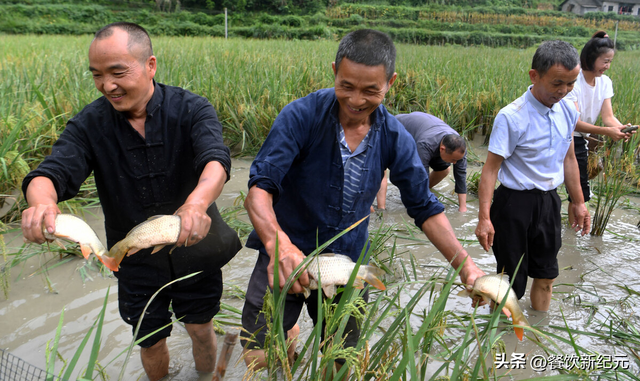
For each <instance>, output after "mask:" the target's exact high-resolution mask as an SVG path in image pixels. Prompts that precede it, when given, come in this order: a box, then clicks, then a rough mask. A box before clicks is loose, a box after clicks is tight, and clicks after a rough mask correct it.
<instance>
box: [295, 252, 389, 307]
mask: <svg viewBox="0 0 640 381" xmlns="http://www.w3.org/2000/svg"><path fill="white" fill-rule="evenodd" d="M355 266H356V264H355V263H354V262H353V261H352V260H351V258H349V257H347V256H346V255H341V254H320V255H318V256H317V257H316V258H315V259H313V260H312V261H311V263H310V264H309V266H308V267H307V272H308V273H309V288H307V289H305V290H304V295H305V297H307V298H308V297H309V295H311V291H310V290H317V289H318V281H319V282H320V283H321V284H322V291H324V294H325V296H326V297H327V298H331V297H333V296H334V295H335V294H336V290H337V286H343V285H346V284H347V283H348V282H349V278H350V277H351V273H353V269H354V268H355ZM382 275H384V271H382V270H381V269H379V268H378V267H376V266H372V265H360V268H358V274H357V275H356V279H355V281H354V282H353V286H354V287H356V288H363V287H364V283H363V282H367V283H369V284H370V285H372V286H373V287H375V288H377V289H379V290H386V287H385V285H384V283H382V281H381V280H380V278H378V277H381V276H382Z"/></svg>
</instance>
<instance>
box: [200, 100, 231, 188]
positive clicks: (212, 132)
mask: <svg viewBox="0 0 640 381" xmlns="http://www.w3.org/2000/svg"><path fill="white" fill-rule="evenodd" d="M195 109H196V110H195V113H194V116H193V119H192V127H191V141H192V142H193V151H194V155H195V156H194V160H193V161H194V166H195V171H196V173H202V171H203V170H204V167H205V166H206V165H207V163H209V162H211V161H218V162H220V164H222V166H223V167H224V170H225V172H227V181H229V179H230V178H231V176H230V171H231V154H230V151H229V148H228V147H227V146H225V145H224V141H223V138H222V125H221V124H220V121H218V115H217V114H216V110H215V109H214V108H213V106H212V105H211V103H209V102H208V101H207V100H206V99H201V101H200V102H199V103H198V104H197V107H195Z"/></svg>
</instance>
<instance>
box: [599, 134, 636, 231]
mask: <svg viewBox="0 0 640 381" xmlns="http://www.w3.org/2000/svg"><path fill="white" fill-rule="evenodd" d="M634 140H635V138H634ZM623 144H624V142H623V141H619V142H616V143H613V142H609V143H608V144H607V145H606V146H605V148H604V149H601V150H600V152H598V153H597V155H599V156H600V157H601V159H602V163H603V167H604V169H603V171H602V173H600V175H598V177H597V179H596V181H595V183H596V197H595V203H596V209H595V211H594V213H593V218H592V224H591V235H595V236H602V235H603V234H604V232H605V229H606V227H607V224H608V223H609V219H610V218H611V214H612V213H613V210H614V209H615V208H616V207H617V206H618V203H619V202H620V198H621V197H623V196H624V195H626V194H627V193H629V192H630V189H631V188H630V181H631V180H632V179H633V178H634V177H635V176H636V168H635V165H634V161H635V150H634V149H635V147H634V149H626V150H625V149H624V147H622V145H623Z"/></svg>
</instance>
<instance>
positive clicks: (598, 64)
mask: <svg viewBox="0 0 640 381" xmlns="http://www.w3.org/2000/svg"><path fill="white" fill-rule="evenodd" d="M615 54H616V53H615V51H614V50H609V51H607V52H606V53H603V54H601V55H600V56H599V57H598V58H597V59H596V61H595V62H594V63H593V73H594V74H595V75H596V77H601V76H602V74H604V72H605V71H607V70H609V68H610V67H611V61H613V56H614V55H615Z"/></svg>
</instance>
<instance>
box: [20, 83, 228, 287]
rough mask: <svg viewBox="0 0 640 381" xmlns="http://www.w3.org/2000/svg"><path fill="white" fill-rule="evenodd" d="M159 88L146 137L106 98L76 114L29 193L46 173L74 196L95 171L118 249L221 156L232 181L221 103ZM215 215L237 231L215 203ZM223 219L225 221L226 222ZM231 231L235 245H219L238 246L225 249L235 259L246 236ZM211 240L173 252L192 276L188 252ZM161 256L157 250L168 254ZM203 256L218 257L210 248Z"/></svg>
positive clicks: (111, 240) (168, 209)
mask: <svg viewBox="0 0 640 381" xmlns="http://www.w3.org/2000/svg"><path fill="white" fill-rule="evenodd" d="M154 86H155V89H154V93H153V96H152V97H151V100H150V101H149V103H148V104H147V118H146V121H145V138H143V137H142V136H141V135H140V134H139V133H138V132H137V131H136V130H135V129H134V128H133V127H132V126H131V124H130V123H129V121H128V120H127V118H126V116H125V115H124V114H122V113H120V112H118V111H116V110H115V109H114V108H113V106H112V105H111V104H110V103H109V101H108V100H107V99H106V98H105V97H101V98H99V99H97V100H95V101H94V102H92V103H91V104H89V105H88V106H86V107H85V108H84V109H83V110H82V111H81V112H80V113H78V114H77V115H76V116H74V117H73V118H71V119H70V120H69V122H68V123H67V127H66V128H65V130H64V132H63V133H62V134H61V135H60V138H59V139H58V141H56V143H55V144H54V145H53V148H52V152H51V155H49V156H47V157H46V158H45V160H44V161H43V162H42V163H41V164H40V166H38V168H37V169H35V170H34V171H32V172H31V173H29V175H27V177H26V178H25V179H24V181H23V184H22V189H23V192H25V194H26V189H27V186H28V185H29V183H30V181H31V180H32V179H33V178H34V177H37V176H45V177H48V178H49V179H51V181H52V182H53V184H54V186H55V189H56V192H57V194H58V201H59V202H60V201H64V200H68V199H70V198H72V197H74V196H75V195H76V194H77V193H78V191H79V189H80V186H81V185H82V183H83V182H84V180H85V179H86V178H87V177H88V176H89V175H90V174H91V172H92V171H93V173H94V177H95V181H96V186H97V190H98V196H99V198H100V203H101V205H102V208H103V211H104V216H105V228H106V233H107V245H108V247H109V248H110V247H111V246H113V245H114V244H115V243H116V242H117V241H119V240H120V239H122V238H124V237H125V236H126V234H127V232H128V231H129V230H130V229H131V228H133V227H134V226H135V225H137V224H139V223H141V222H143V221H145V220H147V219H148V218H149V217H151V216H154V215H160V214H173V213H174V212H175V211H176V210H177V209H178V208H179V207H180V206H182V204H183V203H184V201H185V200H186V198H187V197H188V196H189V194H190V193H191V192H192V191H193V189H194V188H195V187H196V185H197V183H198V180H199V177H200V174H201V173H202V170H203V168H204V167H205V165H206V164H207V163H209V162H210V161H218V162H220V163H221V164H222V165H223V167H224V168H225V170H226V172H227V179H228V178H229V177H228V176H229V170H230V167H231V159H230V155H229V149H228V148H227V147H226V146H225V145H224V144H223V140H222V126H221V125H220V122H219V121H218V118H217V115H216V112H215V110H214V108H213V106H212V105H211V104H210V103H209V101H207V99H206V98H203V97H201V96H198V95H195V94H193V93H191V92H189V91H187V90H184V89H181V88H178V87H173V86H166V85H162V84H159V83H155V82H154ZM208 213H209V215H210V216H211V218H212V226H211V230H212V232H213V231H214V229H224V228H226V229H228V230H231V229H230V228H229V227H228V226H227V225H226V224H224V222H222V219H221V218H220V216H219V213H218V211H217V208H216V207H215V204H214V205H213V206H212V207H211V208H209V211H208ZM220 223H222V224H223V225H224V226H219V225H220ZM227 233H228V232H226V233H225V234H224V237H222V238H224V239H226V240H227V241H229V242H223V243H226V244H227V245H226V246H225V245H223V246H222V247H221V248H219V249H215V250H216V251H225V250H227V251H233V250H235V251H233V253H232V254H229V253H222V252H220V253H218V255H217V256H220V255H224V256H226V257H228V259H230V258H231V257H233V255H234V254H235V253H236V252H237V251H238V249H239V242H237V243H236V242H235V241H238V238H237V235H235V232H234V233H233V235H234V236H235V240H233V239H231V238H229V237H228V236H229V234H227ZM216 234H217V233H216ZM219 238H221V237H219ZM206 240H207V239H205V240H204V241H203V242H201V244H198V245H195V246H192V247H190V248H188V249H185V248H180V250H175V251H174V252H173V255H172V257H173V262H174V267H175V269H174V271H175V275H177V276H182V275H186V274H187V273H190V272H192V271H191V270H193V268H192V267H194V266H191V265H188V264H186V263H185V264H182V265H180V264H178V263H179V262H181V261H180V259H181V258H180V256H181V255H180V253H181V252H183V254H185V253H186V252H187V251H188V252H190V253H191V252H193V253H192V254H190V255H191V256H190V257H189V258H190V259H194V258H193V255H195V254H198V253H197V252H199V251H202V249H205V248H206V246H208V245H206V244H205V245H202V244H203V243H205V242H206ZM232 241H233V242H232ZM218 244H220V243H218ZM165 250H167V249H165ZM149 251H150V250H147V251H146V252H142V251H141V252H140V253H138V254H135V255H133V256H131V257H125V259H124V260H123V262H122V265H121V266H122V267H121V271H120V273H121V274H119V275H122V270H125V272H126V264H127V262H128V261H129V260H130V259H132V258H135V259H136V261H137V260H142V259H144V257H147V256H148V255H149V253H148V252H149ZM209 251H210V250H209ZM158 254H159V253H158ZM158 254H154V256H158V257H161V256H159V255H158ZM200 254H202V255H209V256H210V253H200ZM176 257H178V258H176ZM228 259H227V261H228ZM188 262H191V260H189V261H188ZM207 262H209V261H207ZM214 262H215V261H214ZM224 263H226V261H224ZM224 263H222V264H221V265H223V264H224ZM208 264H209V265H213V263H208ZM185 265H186V266H185ZM221 265H219V266H221ZM219 266H217V267H218V268H219ZM185 267H186V268H185ZM196 267H197V268H198V269H200V268H201V266H200V265H199V266H196ZM183 270H184V271H183ZM185 271H187V273H185Z"/></svg>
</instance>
